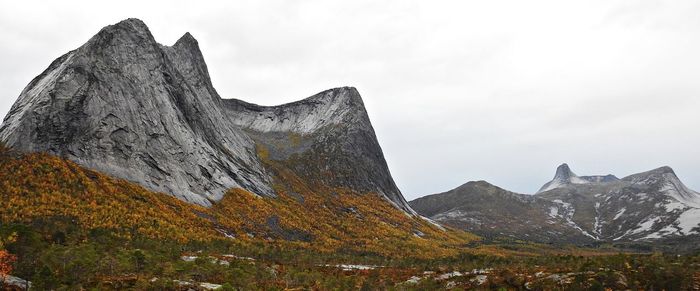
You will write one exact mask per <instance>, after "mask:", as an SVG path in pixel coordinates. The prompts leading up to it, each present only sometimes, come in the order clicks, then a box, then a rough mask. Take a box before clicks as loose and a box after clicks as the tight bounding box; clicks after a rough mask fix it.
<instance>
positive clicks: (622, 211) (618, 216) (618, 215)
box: [613, 207, 627, 220]
mask: <svg viewBox="0 0 700 291" xmlns="http://www.w3.org/2000/svg"><path fill="white" fill-rule="evenodd" d="M625 210H627V208H624V207H622V209H620V211H618V212H617V214H615V217H613V220H617V219H618V218H620V216H622V214H624V213H625Z"/></svg>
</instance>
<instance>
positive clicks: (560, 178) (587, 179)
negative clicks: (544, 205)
mask: <svg viewBox="0 0 700 291" xmlns="http://www.w3.org/2000/svg"><path fill="white" fill-rule="evenodd" d="M617 180H619V179H618V178H617V177H615V176H614V175H610V174H608V175H600V176H580V177H579V176H578V175H576V174H575V173H574V172H573V171H571V168H569V165H568V164H566V163H563V164H561V165H559V166H558V167H557V171H556V174H555V175H554V179H552V181H549V182H547V183H546V184H544V185H543V186H542V187H541V188H540V190H538V191H537V193H542V192H546V191H549V190H552V189H556V188H560V187H564V186H566V185H571V184H589V183H607V182H613V181H617Z"/></svg>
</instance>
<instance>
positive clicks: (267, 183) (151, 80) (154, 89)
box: [0, 19, 700, 245]
mask: <svg viewBox="0 0 700 291" xmlns="http://www.w3.org/2000/svg"><path fill="white" fill-rule="evenodd" d="M0 141H1V142H2V143H4V144H5V145H7V146H8V147H10V148H12V149H13V150H16V151H18V152H22V153H26V154H31V153H37V152H41V153H48V154H50V155H53V156H56V157H59V158H61V159H65V160H70V161H72V162H74V163H76V164H77V165H79V166H81V167H84V168H85V169H90V170H95V171H98V172H100V173H104V174H106V175H108V176H111V177H114V178H118V179H124V180H126V181H130V182H132V183H135V184H138V185H140V186H141V187H144V188H146V189H148V190H150V191H152V192H160V193H165V194H166V195H170V196H173V197H175V198H177V199H179V200H181V201H184V202H188V203H191V204H193V205H196V206H201V207H205V208H206V209H209V210H206V211H205V210H196V211H195V212H196V213H199V214H201V215H202V217H210V218H211V217H217V215H223V213H228V214H230V213H243V212H245V211H243V210H242V209H230V208H227V207H226V206H223V205H224V204H226V202H227V201H229V200H230V199H228V200H227V199H226V198H227V196H232V195H233V196H235V195H239V196H240V195H243V196H245V195H247V194H241V193H242V192H245V193H250V194H251V195H253V196H255V197H258V198H262V199H263V200H261V201H264V203H273V204H274V203H278V202H279V201H284V203H282V204H275V205H276V206H274V207H272V208H271V209H268V210H269V211H268V213H266V216H264V217H262V216H261V217H258V220H259V221H257V222H255V223H253V224H252V226H249V227H245V228H241V227H240V225H239V224H231V225H225V224H224V223H223V222H222V221H221V220H219V219H215V218H211V219H209V220H210V222H211V223H213V224H214V225H216V227H217V229H218V230H219V232H220V233H221V234H223V235H225V236H226V235H228V236H232V235H233V234H234V233H237V235H238V236H240V235H241V233H244V234H249V235H251V236H264V237H282V238H287V239H291V240H301V241H310V240H312V238H313V237H316V238H319V237H323V238H324V239H328V240H338V239H339V238H338V237H337V236H336V237H333V236H332V235H328V234H327V233H329V229H333V231H338V232H342V231H341V229H343V227H346V225H344V223H345V222H343V221H334V219H333V217H344V216H348V215H349V216H351V217H353V219H355V220H356V221H355V220H353V221H354V223H356V224H357V226H360V225H364V226H367V225H368V223H370V222H369V221H371V223H373V224H372V225H373V226H372V227H369V228H368V229H372V228H373V227H374V229H381V228H383V227H385V225H389V226H390V228H392V231H399V232H400V233H402V235H404V236H406V237H407V238H406V239H407V240H409V241H411V242H412V243H416V244H417V243H418V241H417V240H416V239H419V238H420V239H422V238H431V237H432V238H438V237H444V236H445V235H447V234H445V232H451V230H449V231H447V230H445V229H443V228H442V227H441V226H439V225H436V224H433V223H432V222H438V223H440V224H443V225H447V226H451V227H454V228H457V229H461V230H465V231H467V232H471V233H475V234H477V235H480V236H482V237H485V238H499V237H506V238H512V239H518V240H523V241H534V242H543V243H571V244H576V245H596V244H601V243H618V242H648V241H655V242H673V241H677V240H678V239H679V238H688V237H695V236H697V235H698V234H700V233H699V232H700V229H699V228H698V223H700V194H698V193H697V192H695V191H692V190H690V189H688V188H687V187H686V186H685V185H683V183H682V182H681V181H680V180H679V179H678V177H677V176H676V175H675V173H674V172H673V170H672V169H670V168H668V167H662V168H659V169H655V170H652V171H649V172H644V173H640V174H635V175H631V176H628V177H625V178H622V179H619V178H617V177H616V176H614V175H599V176H578V175H576V174H574V173H573V172H572V171H571V169H570V168H569V166H568V165H567V164H563V165H561V166H559V167H558V168H557V170H556V174H555V177H554V179H553V180H551V181H549V182H547V183H546V184H544V185H543V186H542V187H541V189H540V190H539V191H538V192H537V193H536V194H535V195H525V194H518V193H514V192H511V191H507V190H504V189H501V188H499V187H497V186H494V185H491V184H489V183H487V182H484V181H479V182H469V183H466V184H464V185H462V186H460V187H457V188H455V189H453V190H450V191H447V192H445V193H440V194H434V195H428V196H425V197H422V198H419V199H416V200H413V201H411V202H410V203H409V202H407V201H406V200H405V198H404V197H403V195H402V193H401V191H400V190H399V189H398V187H397V186H396V184H395V182H394V180H393V178H392V176H391V173H390V172H389V169H388V166H387V164H386V161H385V159H384V155H383V153H382V149H381V147H380V145H379V143H378V141H377V138H376V135H375V132H374V129H373V127H372V124H371V122H370V118H369V116H368V114H367V111H366V109H365V106H364V103H363V100H362V97H361V96H360V94H359V92H358V91H357V90H356V89H355V88H352V87H341V88H334V89H330V90H326V91H323V92H320V93H318V94H315V95H313V96H311V97H308V98H305V99H302V100H300V101H296V102H292V103H288V104H283V105H278V106H261V105H256V104H253V103H249V102H246V101H243V100H239V99H231V98H229V99H225V98H222V97H221V96H220V95H219V94H218V93H217V91H216V90H215V89H214V86H213V84H212V82H211V79H210V76H209V72H208V68H207V65H206V63H205V61H204V57H203V54H202V52H201V51H200V49H199V44H198V42H197V40H196V39H195V38H194V37H193V36H192V35H191V34H189V33H185V34H184V35H183V36H182V37H181V38H180V39H179V40H177V42H175V44H174V45H172V46H166V45H162V44H160V43H158V42H157V41H156V40H155V39H154V37H153V35H152V34H151V32H150V30H149V29H148V27H147V26H146V25H145V24H144V23H143V22H142V21H140V20H138V19H127V20H124V21H121V22H119V23H117V24H114V25H110V26H107V27H105V28H103V29H102V30H100V31H99V32H98V33H97V34H96V35H95V36H93V37H92V38H90V39H89V40H88V41H87V42H86V43H85V44H83V45H82V46H80V47H79V48H77V49H75V50H72V51H70V52H68V53H66V54H64V55H63V56H61V57H59V58H57V59H56V60H55V61H53V62H52V63H51V64H50V65H49V67H48V68H47V69H46V70H45V71H44V72H42V73H41V74H40V75H39V76H37V77H36V78H34V79H33V80H32V81H31V82H30V83H29V84H28V85H27V87H26V88H25V89H24V90H23V91H22V92H21V94H20V96H19V97H18V99H17V101H16V102H15V104H14V105H13V106H12V108H11V110H10V111H9V113H8V114H7V116H6V117H5V119H4V121H3V123H2V126H0ZM232 193H233V194H232ZM348 193H350V194H349V195H355V196H346V195H347V194H348ZM149 195H150V194H149ZM154 195H155V194H154ZM239 196H236V197H238V198H240V197H239ZM373 197H378V198H379V199H380V200H381V201H377V200H376V199H374V198H373ZM229 198H230V197H229ZM357 198H361V199H360V200H357ZM236 201H238V202H241V201H247V202H241V203H243V204H245V203H248V204H249V205H254V204H257V202H260V201H254V202H251V201H250V200H247V198H246V199H242V200H236ZM229 202H230V201H229ZM238 202H237V203H238ZM384 202H386V203H388V204H389V205H391V208H392V210H386V209H385V208H384V207H383V206H381V205H380V204H382V203H384ZM361 204H366V205H365V206H367V205H369V206H368V207H369V208H366V210H365V212H364V213H363V212H362V211H361V210H359V209H361V208H362V207H361ZM292 205H294V206H292ZM372 205H373V206H372ZM238 207H246V206H245V205H243V206H240V205H239V206H238ZM266 207H267V206H266ZM275 207H278V208H277V209H276V208H275ZM294 207H297V208H296V210H290V209H294ZM373 207H374V208H373ZM193 211H194V210H193ZM246 211H248V209H247V210H246ZM387 211H388V212H387ZM283 213H284V215H287V218H288V219H289V221H296V222H297V223H296V224H293V223H291V222H289V221H287V222H286V225H284V227H281V226H280V219H281V218H284V217H285V216H284V215H283ZM300 213H305V214H308V216H310V217H299V214H300ZM317 213H322V216H323V217H324V223H326V222H327V223H330V226H328V227H327V228H322V227H314V226H313V224H314V223H318V221H319V219H318V218H319V217H311V216H314V215H316V214H317ZM369 213H373V214H374V215H376V216H375V218H376V219H369V218H368V214H369ZM381 213H383V214H381ZM398 213H400V214H401V215H399V214H398ZM418 214H420V215H418ZM251 215H252V214H251ZM318 215H321V214H318ZM382 215H383V216H385V217H381V216H382ZM421 216H423V217H424V218H427V219H423V218H421ZM222 219H225V218H222ZM240 219H241V220H246V219H248V217H240ZM284 223H285V222H284V221H283V222H282V224H284ZM300 224H303V225H304V226H303V227H301V226H299V225H300ZM234 225H235V226H234ZM236 227H238V229H235V228H236ZM259 227H262V228H263V229H264V230H260V229H258V228H259ZM295 227H296V228H295ZM254 229H256V230H254ZM333 231H330V232H333ZM356 231H358V232H359V231H361V230H360V227H358V228H356ZM450 235H452V234H450ZM464 235H465V236H466V237H468V238H467V239H465V240H466V241H468V240H470V239H471V238H472V237H471V235H470V234H469V233H464ZM448 236H449V235H448ZM387 237H391V236H387ZM450 239H451V240H452V242H453V243H454V245H459V244H463V243H464V242H465V241H460V239H458V238H455V237H451V238H450Z"/></svg>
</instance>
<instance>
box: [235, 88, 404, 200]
mask: <svg viewBox="0 0 700 291" xmlns="http://www.w3.org/2000/svg"><path fill="white" fill-rule="evenodd" d="M223 104H224V108H225V109H226V111H227V113H228V115H229V116H230V117H231V118H232V120H233V123H235V124H236V125H237V126H239V127H240V128H242V129H244V130H245V131H246V132H247V133H248V134H249V135H250V136H251V137H252V138H253V140H255V141H256V143H257V144H258V145H259V146H260V147H263V148H264V151H265V152H266V155H267V158H268V159H270V160H274V161H278V162H282V163H284V164H285V165H287V166H288V167H290V168H291V169H292V170H294V171H295V172H296V173H297V174H299V175H300V176H301V177H302V178H304V180H306V181H307V182H312V183H322V184H328V185H330V186H334V187H346V188H350V189H353V190H355V191H358V192H378V193H380V194H382V195H384V196H386V197H387V198H388V199H389V201H391V202H392V203H394V204H395V205H396V206H397V207H399V208H401V209H403V210H404V211H406V212H408V213H412V210H411V208H410V207H409V206H408V203H407V202H406V200H405V199H404V198H403V195H402V194H401V192H400V191H399V189H398V188H397V187H396V184H395V183H394V180H393V179H392V177H391V174H390V173H389V169H388V167H387V165H386V162H385V160H384V154H383V153H382V150H381V147H380V146H379V143H378V142H377V138H376V136H375V133H374V129H373V128H372V124H371V123H370V120H369V116H368V115H367V111H366V110H365V107H364V103H363V102H362V98H361V97H360V94H359V93H358V92H357V90H356V89H355V88H350V87H343V88H336V89H332V90H327V91H324V92H321V93H318V94H316V95H314V96H311V97H309V98H306V99H304V100H301V101H297V102H292V103H288V104H283V105H279V106H259V105H255V104H251V103H247V102H244V101H241V100H235V99H227V100H223Z"/></svg>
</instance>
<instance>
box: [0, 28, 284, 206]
mask: <svg viewBox="0 0 700 291" xmlns="http://www.w3.org/2000/svg"><path fill="white" fill-rule="evenodd" d="M219 99H220V98H219V96H218V94H217V93H216V91H215V90H214V89H213V87H212V86H211V83H210V81H209V76H208V73H207V68H206V65H204V62H203V60H202V56H201V53H200V52H199V48H198V45H197V42H196V41H195V40H194V39H193V38H192V37H191V36H190V35H189V34H186V35H185V36H183V38H182V39H180V40H179V41H178V42H177V43H176V44H175V45H174V46H172V47H165V46H162V45H159V44H158V43H157V42H156V41H155V40H154V38H153V36H152V35H151V33H150V31H149V30H148V28H147V27H146V25H145V24H144V23H143V22H141V21H139V20H136V19H129V20H125V21H122V22H120V23H118V24H116V25H112V26H108V27H105V28H104V29H102V30H101V31H100V32H99V33H98V34H97V35H95V36H94V37H92V38H91V39H90V40H89V41H88V42H87V43H86V44H84V45H83V46H81V47H80V48H78V49H76V50H74V51H72V52H69V53H68V54H66V55H64V56H62V57H61V58H59V59H57V60H56V61H54V62H53V63H52V64H51V66H49V68H48V69H47V70H46V71H44V73H42V74H41V75H39V76H38V77H37V78H35V79H34V80H33V81H32V82H31V83H30V84H29V86H27V88H26V89H25V90H24V91H23V92H22V93H21V95H20V97H19V99H18V101H17V102H16V103H15V105H14V106H13V107H12V109H11V111H10V112H9V114H8V115H7V117H6V118H5V120H4V123H3V126H2V128H0V139H2V140H3V141H5V142H6V143H7V144H8V145H9V146H11V147H13V148H15V149H19V150H23V151H46V152H50V153H54V154H57V155H61V156H64V157H67V158H70V159H72V160H75V161H77V162H79V163H81V164H84V165H86V166H88V167H91V168H94V169H97V170H100V171H103V172H106V173H109V174H112V175H115V176H117V177H122V178H126V179H128V180H132V181H135V182H138V183H140V184H142V185H144V186H147V187H149V188H151V189H154V190H157V191H163V192H167V193H171V194H173V195H175V196H177V197H178V198H181V199H183V200H186V201H189V202H193V203H198V204H201V205H209V204H210V200H217V199H219V198H221V196H222V195H223V193H224V191H225V190H226V189H228V188H234V187H242V188H246V189H249V190H251V191H254V192H255V193H260V194H263V195H273V193H272V190H271V188H270V187H269V178H268V177H267V176H266V174H265V171H264V169H263V167H262V166H261V164H260V163H259V161H258V160H257V158H256V156H255V151H254V146H253V141H252V140H251V139H250V138H248V137H247V136H246V135H245V134H244V133H243V132H242V131H240V130H239V129H237V128H236V127H235V126H232V124H231V123H230V122H229V121H228V120H227V119H226V118H225V115H224V114H223V112H222V111H221V110H220V109H219V106H218V103H219V102H220V101H219Z"/></svg>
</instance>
